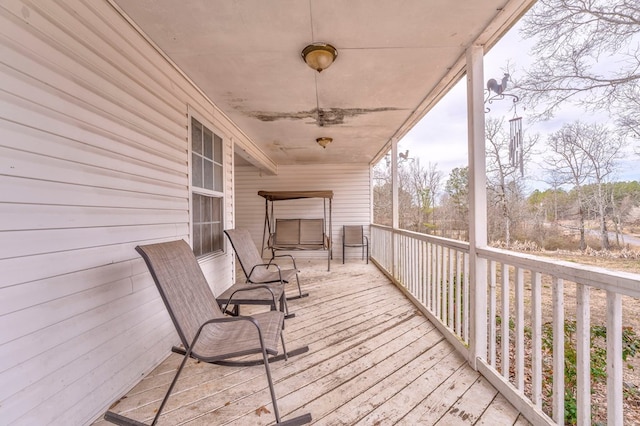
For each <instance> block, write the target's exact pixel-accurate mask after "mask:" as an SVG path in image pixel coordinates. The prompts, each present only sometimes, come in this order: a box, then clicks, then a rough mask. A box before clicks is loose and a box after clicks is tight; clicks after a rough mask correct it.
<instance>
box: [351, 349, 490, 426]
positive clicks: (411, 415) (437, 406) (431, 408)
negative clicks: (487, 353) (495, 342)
mask: <svg viewBox="0 0 640 426" xmlns="http://www.w3.org/2000/svg"><path fill="white" fill-rule="evenodd" d="M458 357H459V355H457V356H456V357H455V358H454V359H453V360H449V361H450V362H451V361H454V365H460V364H458V361H457V360H459V358H458ZM450 368H451V367H449V366H447V365H446V364H445V365H442V370H443V373H445V374H446V373H448V372H449V371H450ZM432 376H433V377H432V378H431V377H430V378H425V380H427V381H428V382H427V383H429V380H433V384H432V385H431V386H429V385H427V388H426V392H425V391H418V389H419V388H421V387H422V384H421V385H420V386H419V387H418V388H416V387H413V388H406V389H407V390H406V391H405V390H403V392H401V394H400V395H403V396H404V398H409V401H408V405H409V407H411V406H413V407H415V408H413V409H412V410H411V411H409V412H408V413H407V414H406V415H404V416H403V417H402V418H400V419H398V422H397V424H398V425H407V426H409V425H417V424H419V425H425V426H428V425H433V424H435V423H436V422H437V421H438V419H440V417H442V416H443V415H444V414H445V413H446V412H447V411H448V410H449V408H450V407H451V406H452V405H453V404H455V402H456V401H457V400H458V398H460V396H461V395H463V394H464V393H465V392H466V391H467V390H468V389H469V387H471V385H473V383H475V382H476V380H477V379H478V373H477V372H475V371H473V369H471V367H469V366H468V365H466V364H462V365H460V366H459V367H458V369H457V370H455V371H454V372H453V374H447V376H444V377H443V376H442V373H441V369H440V368H438V370H437V372H436V374H435V375H432ZM433 385H436V386H435V387H434V386H433ZM395 406H397V405H395V404H387V405H385V406H384V408H383V410H380V413H378V414H379V415H376V416H375V417H373V416H372V415H370V416H367V417H365V418H364V421H362V422H360V424H362V425H367V424H369V425H370V424H373V423H372V422H369V421H367V420H371V419H377V420H380V421H383V420H385V419H387V418H388V417H387V415H389V414H391V413H390V410H393V409H394V407H395ZM400 407H402V405H400ZM374 414H376V412H374Z"/></svg>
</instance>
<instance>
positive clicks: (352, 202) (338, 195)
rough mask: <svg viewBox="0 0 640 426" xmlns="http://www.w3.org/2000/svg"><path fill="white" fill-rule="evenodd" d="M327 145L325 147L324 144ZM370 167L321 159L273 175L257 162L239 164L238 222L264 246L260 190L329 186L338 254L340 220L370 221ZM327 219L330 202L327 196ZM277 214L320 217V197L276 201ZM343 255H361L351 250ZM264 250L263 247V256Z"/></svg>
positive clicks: (320, 254) (312, 253)
mask: <svg viewBox="0 0 640 426" xmlns="http://www.w3.org/2000/svg"><path fill="white" fill-rule="evenodd" d="M327 149H329V148H327ZM370 180H371V179H370V168H369V165H368V164H323V165H302V166H282V165H281V166H279V167H278V174H277V175H265V174H264V173H263V172H261V171H259V170H258V169H256V168H255V167H251V166H243V167H237V168H236V172H235V193H236V224H237V227H239V228H246V229H248V230H249V232H250V233H251V236H252V237H253V239H254V241H255V242H256V244H257V246H258V248H260V247H261V246H262V233H263V229H264V216H265V200H264V198H262V197H260V196H259V195H258V191H260V190H264V191H313V190H331V191H333V201H332V207H333V221H332V224H333V229H332V231H333V232H332V238H333V258H334V261H335V260H341V259H342V245H341V244H342V225H366V228H365V232H366V235H368V234H369V230H368V229H369V224H370V223H371V207H370V198H371V197H370V192H371V185H370ZM326 205H327V220H328V215H329V203H328V201H327V204H326ZM274 212H275V214H274V215H275V217H276V218H283V219H297V218H303V219H320V218H323V217H324V213H323V203H322V200H321V199H316V198H313V199H302V200H287V201H277V202H276V203H275V207H274ZM350 252H353V253H349V254H348V256H347V257H349V256H350V255H351V254H353V256H356V255H358V256H359V255H360V254H359V252H358V253H356V251H353V250H351V251H350ZM292 254H293V255H294V256H296V257H300V258H304V257H311V258H325V256H326V252H324V251H317V250H308V251H297V252H293V253H292ZM266 255H267V252H265V256H266Z"/></svg>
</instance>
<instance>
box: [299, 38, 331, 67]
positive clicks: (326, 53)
mask: <svg viewBox="0 0 640 426" xmlns="http://www.w3.org/2000/svg"><path fill="white" fill-rule="evenodd" d="M337 56H338V51H337V50H336V48H335V47H333V46H332V45H330V44H328V43H312V44H310V45H308V46H307V47H305V48H304V49H302V59H304V61H305V62H306V63H307V65H309V66H310V67H311V68H313V69H314V70H316V71H318V72H322V70H325V69H327V68H329V66H331V64H332V63H333V61H334V60H335V59H336V57H337Z"/></svg>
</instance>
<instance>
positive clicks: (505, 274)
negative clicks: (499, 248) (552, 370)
mask: <svg viewBox="0 0 640 426" xmlns="http://www.w3.org/2000/svg"><path fill="white" fill-rule="evenodd" d="M500 271H501V274H502V295H501V298H502V324H501V329H500V338H501V346H502V355H501V358H502V375H503V376H504V377H505V378H506V379H509V360H510V358H511V355H510V353H509V348H510V345H511V342H510V340H511V336H510V333H509V322H510V321H511V313H510V310H509V301H510V299H511V293H510V290H509V285H510V280H509V265H507V264H506V263H501V267H500ZM563 368H564V367H563Z"/></svg>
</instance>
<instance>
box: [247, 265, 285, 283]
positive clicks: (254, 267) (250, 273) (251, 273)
mask: <svg viewBox="0 0 640 426" xmlns="http://www.w3.org/2000/svg"><path fill="white" fill-rule="evenodd" d="M271 265H273V266H275V267H276V268H278V272H279V273H280V281H282V272H281V271H280V267H279V266H278V265H276V264H275V263H271V262H269V263H258V264H257V265H253V268H251V271H250V272H249V275H248V276H247V280H250V279H251V275H253V271H254V270H255V269H256V268H257V267H258V266H264V267H265V268H268V267H269V266H271Z"/></svg>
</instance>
